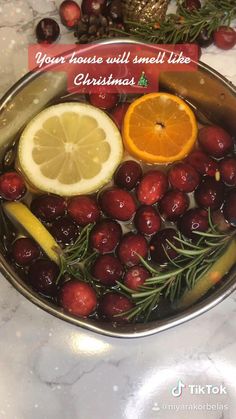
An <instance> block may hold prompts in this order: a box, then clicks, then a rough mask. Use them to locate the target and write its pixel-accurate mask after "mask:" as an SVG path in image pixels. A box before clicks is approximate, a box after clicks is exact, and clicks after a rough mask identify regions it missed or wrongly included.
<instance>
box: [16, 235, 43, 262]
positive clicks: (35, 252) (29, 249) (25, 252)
mask: <svg viewBox="0 0 236 419" xmlns="http://www.w3.org/2000/svg"><path fill="white" fill-rule="evenodd" d="M11 253H12V256H13V259H14V260H15V262H16V263H17V265H20V266H27V265H29V264H30V263H31V262H32V261H33V260H35V259H37V258H38V257H39V256H40V249H39V246H38V245H37V243H36V242H35V241H34V240H33V239H31V238H29V237H22V238H20V239H17V240H15V241H14V243H13V244H12V249H11Z"/></svg>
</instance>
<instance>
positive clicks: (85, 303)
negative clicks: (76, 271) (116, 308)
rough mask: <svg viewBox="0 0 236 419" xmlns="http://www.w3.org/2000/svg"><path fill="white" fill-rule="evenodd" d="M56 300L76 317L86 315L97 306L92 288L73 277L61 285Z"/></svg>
mask: <svg viewBox="0 0 236 419" xmlns="http://www.w3.org/2000/svg"><path fill="white" fill-rule="evenodd" d="M58 300H59V304H60V305H61V306H62V307H63V308H64V310H65V311H67V312H68V313H70V314H73V315H74V316H78V317H88V316H89V315H90V314H91V313H93V311H94V310H95V308H96V306H97V296H96V293H95V291H94V289H93V288H92V287H91V286H90V285H89V284H87V283H85V282H81V281H78V280H75V279H72V280H70V281H68V282H65V283H64V284H63V285H62V287H61V289H60V292H59V298H58Z"/></svg>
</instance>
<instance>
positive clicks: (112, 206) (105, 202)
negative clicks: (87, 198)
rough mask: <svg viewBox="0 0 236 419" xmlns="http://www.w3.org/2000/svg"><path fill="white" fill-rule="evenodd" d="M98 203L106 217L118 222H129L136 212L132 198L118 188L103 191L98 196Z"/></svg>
mask: <svg viewBox="0 0 236 419" xmlns="http://www.w3.org/2000/svg"><path fill="white" fill-rule="evenodd" d="M99 203H100V206H101V208H102V210H103V212H104V213H105V214H106V215H108V216H109V217H112V218H115V219H116V220H119V221H128V220H130V219H131V218H132V217H133V215H134V213H135V211H136V203H135V200H134V198H133V196H132V195H131V194H130V193H129V192H127V191H124V190H123V189H120V188H115V187H113V188H110V189H106V190H104V191H103V192H102V193H101V194H100V195H99Z"/></svg>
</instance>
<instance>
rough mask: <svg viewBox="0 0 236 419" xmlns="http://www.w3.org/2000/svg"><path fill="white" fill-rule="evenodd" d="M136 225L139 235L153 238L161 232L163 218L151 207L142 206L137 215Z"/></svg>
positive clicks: (135, 218)
mask: <svg viewBox="0 0 236 419" xmlns="http://www.w3.org/2000/svg"><path fill="white" fill-rule="evenodd" d="M134 225H135V227H136V228H137V230H138V231H139V233H142V234H147V235H148V236H151V235H152V234H155V233H157V232H158V231H159V230H160V227H161V218H160V216H159V214H158V212H157V211H156V210H155V208H153V207H152V206H151V205H142V206H141V207H139V209H138V210H137V212H136V214H135V217H134Z"/></svg>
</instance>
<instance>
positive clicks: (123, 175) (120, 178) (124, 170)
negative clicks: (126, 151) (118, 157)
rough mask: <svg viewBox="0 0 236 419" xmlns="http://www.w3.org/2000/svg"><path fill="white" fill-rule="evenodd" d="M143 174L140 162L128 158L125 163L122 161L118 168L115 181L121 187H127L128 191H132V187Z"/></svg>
mask: <svg viewBox="0 0 236 419" xmlns="http://www.w3.org/2000/svg"><path fill="white" fill-rule="evenodd" d="M141 176H142V169H141V166H140V164H138V163H137V162H136V161H134V160H127V161H125V162H124V163H121V165H120V166H119V167H118V169H117V170H116V173H115V176H114V182H115V184H116V185H117V186H119V187H120V188H125V189H128V191H131V189H133V188H134V187H135V186H136V185H137V183H138V181H139V179H140V178H141Z"/></svg>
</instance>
